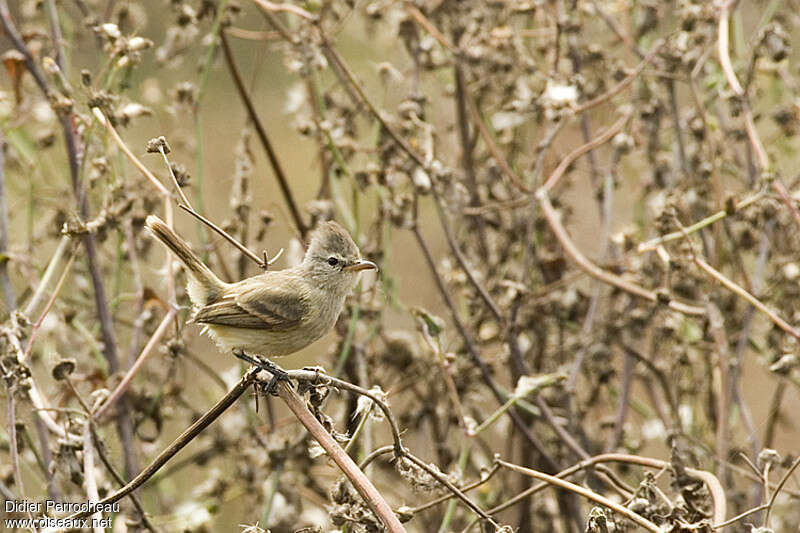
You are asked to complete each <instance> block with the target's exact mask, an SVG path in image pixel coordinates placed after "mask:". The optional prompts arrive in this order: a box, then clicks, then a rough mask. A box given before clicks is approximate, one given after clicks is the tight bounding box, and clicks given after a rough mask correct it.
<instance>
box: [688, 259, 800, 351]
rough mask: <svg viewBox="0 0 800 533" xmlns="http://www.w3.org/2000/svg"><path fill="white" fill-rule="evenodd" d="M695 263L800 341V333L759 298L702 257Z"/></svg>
mask: <svg viewBox="0 0 800 533" xmlns="http://www.w3.org/2000/svg"><path fill="white" fill-rule="evenodd" d="M694 263H695V264H696V265H697V266H699V267H700V268H701V269H702V270H704V271H705V272H706V273H707V274H708V275H709V276H711V277H712V278H714V279H715V280H717V281H718V282H719V283H720V284H722V285H723V286H724V287H726V288H727V289H728V290H730V291H731V292H733V293H734V294H736V295H737V296H740V297H742V298H744V299H745V300H747V301H748V302H749V303H750V305H752V306H753V307H755V308H756V309H758V310H759V311H761V312H762V313H764V314H765V315H767V317H769V319H770V320H772V322H773V323H774V324H775V325H776V326H778V327H779V328H781V329H782V330H783V331H785V332H786V333H788V334H789V335H791V336H792V337H794V338H795V339H797V340H800V331H798V330H796V329H795V328H793V327H792V326H791V324H789V323H788V322H786V321H785V320H784V319H782V318H781V317H780V316H778V314H777V313H776V312H775V311H773V310H771V309H770V308H769V307H767V306H766V305H764V303H762V302H761V300H759V299H758V298H756V297H755V296H753V295H752V294H750V293H749V292H747V291H746V290H744V289H743V288H742V287H740V286H739V285H737V284H736V283H734V282H733V281H731V280H730V279H729V278H728V277H726V276H725V275H724V274H723V273H722V272H720V271H719V270H717V269H715V268H714V267H712V266H711V265H709V264H708V263H706V262H705V261H704V260H703V259H701V258H700V257H697V256H695V257H694Z"/></svg>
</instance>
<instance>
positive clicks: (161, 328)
mask: <svg viewBox="0 0 800 533" xmlns="http://www.w3.org/2000/svg"><path fill="white" fill-rule="evenodd" d="M176 315H177V312H176V310H175V308H174V307H173V308H170V310H169V312H167V314H166V315H164V318H163V319H162V320H161V323H160V324H159V325H158V327H157V328H156V330H155V331H154V332H153V335H152V336H151V337H150V340H148V341H147V344H146V345H145V347H144V348H143V349H142V353H141V354H139V357H138V358H137V359H136V362H135V363H134V364H133V366H132V367H131V368H130V370H128V372H127V373H126V374H125V377H124V378H122V381H120V382H119V385H117V387H116V388H115V389H114V391H113V392H112V393H111V394H110V395H109V396H108V398H107V399H106V401H105V402H103V404H102V405H101V406H100V407H99V408H97V410H96V411H95V412H94V413H93V416H94V418H95V419H97V420H100V419H102V418H103V416H104V415H105V414H106V413H107V412H108V410H109V409H110V408H111V406H113V405H114V404H115V403H116V402H117V401H118V400H119V399H120V398H121V397H122V395H123V394H125V391H126V390H127V388H128V385H130V383H131V380H133V378H134V376H135V375H136V373H137V372H138V371H139V369H140V368H141V367H142V365H144V363H145V361H147V359H148V357H149V356H150V354H151V353H152V352H153V349H154V348H155V347H156V345H157V344H158V343H159V342H160V341H161V337H163V336H164V333H166V331H167V328H168V327H169V324H170V322H172V319H173V318H175V316H176Z"/></svg>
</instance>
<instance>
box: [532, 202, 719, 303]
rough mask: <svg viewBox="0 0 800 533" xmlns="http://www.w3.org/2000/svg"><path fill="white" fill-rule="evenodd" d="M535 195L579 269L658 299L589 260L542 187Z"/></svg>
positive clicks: (611, 283) (624, 289)
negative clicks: (574, 240)
mask: <svg viewBox="0 0 800 533" xmlns="http://www.w3.org/2000/svg"><path fill="white" fill-rule="evenodd" d="M536 197H537V198H538V200H539V205H541V207H542V211H543V213H544V216H545V219H546V220H547V223H548V225H549V226H550V229H551V230H552V231H553V233H554V234H555V236H556V238H557V239H558V242H559V243H561V246H562V247H563V248H564V251H565V252H566V253H567V255H568V256H570V258H572V260H573V261H575V263H576V264H577V265H578V267H580V269H581V270H583V271H584V272H586V273H587V274H589V275H590V276H592V277H593V278H595V279H598V280H600V281H602V282H603V283H606V284H608V285H612V286H614V287H617V288H618V289H621V290H623V291H625V292H627V293H630V294H632V295H634V296H637V297H639V298H643V299H645V300H648V301H650V302H657V301H659V295H658V294H656V292H655V291H651V290H649V289H645V288H644V287H640V286H639V285H636V284H635V283H631V282H630V281H628V280H626V279H624V278H622V277H620V276H618V275H616V274H613V273H611V272H608V271H606V270H603V269H602V268H600V267H598V266H597V265H595V264H594V263H592V262H591V261H589V259H587V258H586V257H585V256H584V255H583V254H582V253H581V251H580V250H578V247H577V246H575V243H573V242H572V239H571V238H570V236H569V234H568V233H567V230H566V229H564V226H563V225H562V224H561V220H560V217H559V216H558V213H557V212H556V210H555V208H554V207H553V204H552V203H550V197H549V196H548V194H547V191H546V190H545V189H544V188H542V189H540V190H539V192H537V193H536ZM667 306H668V307H669V308H670V309H672V310H673V311H678V312H679V313H684V314H687V315H705V312H706V311H705V309H704V308H702V307H697V306H694V305H687V304H685V303H682V302H678V301H676V300H673V299H670V300H669V302H667Z"/></svg>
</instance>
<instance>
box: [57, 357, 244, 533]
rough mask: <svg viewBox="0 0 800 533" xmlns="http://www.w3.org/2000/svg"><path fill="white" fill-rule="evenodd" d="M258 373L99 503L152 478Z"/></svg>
mask: <svg viewBox="0 0 800 533" xmlns="http://www.w3.org/2000/svg"><path fill="white" fill-rule="evenodd" d="M255 374H256V370H255V369H253V370H250V371H249V372H247V373H246V374H245V375H244V376H243V377H242V379H240V380H239V382H238V383H237V384H236V385H235V386H234V387H233V388H232V389H231V390H230V391H229V392H228V393H227V394H226V395H225V396H223V397H222V398H221V399H220V400H219V401H218V402H217V403H216V404H214V406H213V407H212V408H211V409H209V410H208V411H206V413H205V414H203V416H201V417H200V418H199V419H198V420H197V421H196V422H195V423H194V424H192V425H191V426H189V428H188V429H186V430H185V431H184V432H183V433H181V434H180V435H179V436H178V437H177V438H176V439H175V440H174V441H172V444H170V445H169V446H167V448H165V449H164V451H162V452H161V453H160V454H158V456H157V457H156V458H155V459H153V461H152V462H151V463H150V464H149V465H147V466H146V467H145V468H144V469H143V470H142V471H141V472H140V473H139V474H138V475H137V476H136V477H135V478H133V479H132V480H130V481H129V482H128V483H127V484H126V485H125V486H124V487H122V488H120V489H118V490H116V491H115V492H114V493H112V494H109V495H108V496H106V497H105V498H103V499H102V500H100V501H99V502H98V504H107V503H114V502H116V501H119V500H121V499H122V498H124V497H125V496H127V495H128V494H130V493H131V492H133V491H134V490H136V489H137V488H139V487H140V486H142V484H144V482H145V481H147V480H148V479H150V478H151V477H152V476H153V474H155V473H156V472H157V471H158V470H159V469H160V468H161V467H162V466H164V465H165V464H166V463H167V461H169V460H170V459H172V457H173V456H174V455H175V454H176V453H178V452H179V451H180V450H181V449H183V448H184V447H185V446H186V445H187V444H189V443H190V442H191V441H192V440H194V438H195V437H196V436H197V435H199V434H200V433H201V432H202V431H203V430H204V429H205V428H207V427H208V426H209V425H211V423H212V422H214V420H216V419H217V418H219V416H220V415H221V414H222V413H224V412H225V411H226V410H227V409H228V408H229V407H230V406H231V405H233V403H234V402H235V401H236V400H237V399H238V398H239V397H240V396H241V395H242V394H244V392H245V391H246V390H247V389H248V388H250V386H251V385H252V383H253V380H254V376H255ZM88 514H89V513H88V512H80V513H75V514H73V515H70V516H69V517H68V518H69V519H72V520H76V519H78V518H85V517H86V516H88Z"/></svg>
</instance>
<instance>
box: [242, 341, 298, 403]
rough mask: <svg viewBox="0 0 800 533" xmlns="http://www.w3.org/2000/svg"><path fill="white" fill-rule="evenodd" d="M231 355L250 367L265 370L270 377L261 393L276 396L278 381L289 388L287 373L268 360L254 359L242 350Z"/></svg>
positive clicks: (289, 380) (289, 379) (290, 381)
mask: <svg viewBox="0 0 800 533" xmlns="http://www.w3.org/2000/svg"><path fill="white" fill-rule="evenodd" d="M233 355H235V356H236V357H238V358H239V359H241V360H242V361H246V362H248V363H250V364H251V365H253V366H256V367H258V368H260V369H261V370H266V371H267V372H269V373H270V374H271V375H272V377H271V378H270V380H269V382H267V384H266V385H262V387H261V392H263V393H265V394H271V395H273V396H277V395H278V390H277V388H276V387H277V386H278V382H279V381H286V382H287V383H289V385H290V386H291V383H292V380H291V378H290V377H289V373H288V372H286V371H285V370H284V369H282V368H281V367H279V366H278V365H276V364H275V363H273V362H272V361H270V360H269V359H260V358H259V359H256V358H255V357H251V356H249V355H247V354H246V353H245V352H244V350H234V351H233Z"/></svg>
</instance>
